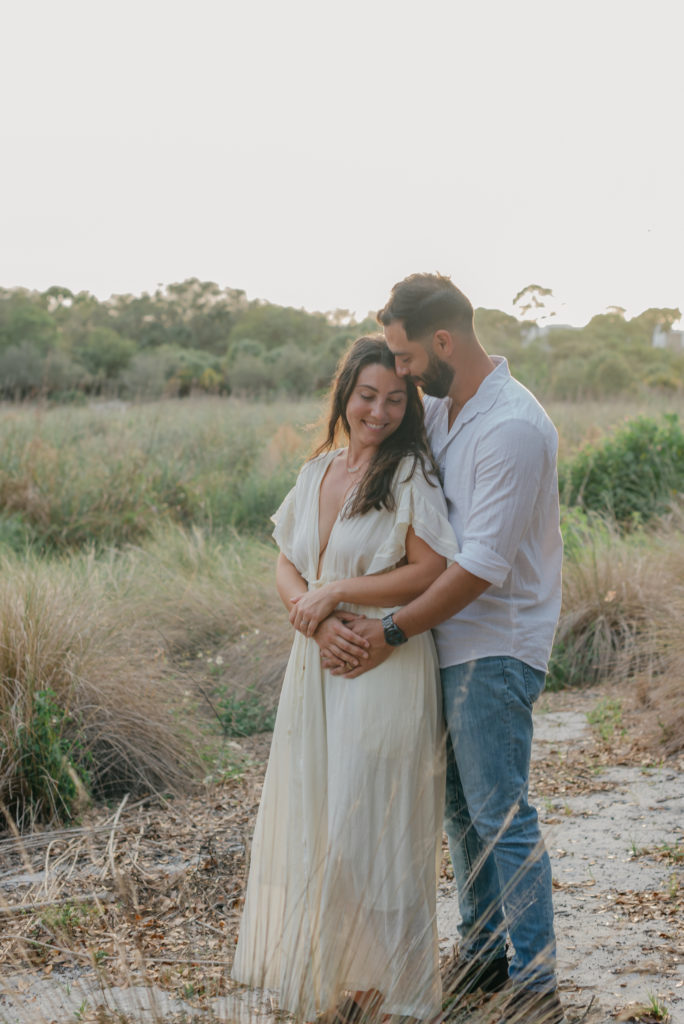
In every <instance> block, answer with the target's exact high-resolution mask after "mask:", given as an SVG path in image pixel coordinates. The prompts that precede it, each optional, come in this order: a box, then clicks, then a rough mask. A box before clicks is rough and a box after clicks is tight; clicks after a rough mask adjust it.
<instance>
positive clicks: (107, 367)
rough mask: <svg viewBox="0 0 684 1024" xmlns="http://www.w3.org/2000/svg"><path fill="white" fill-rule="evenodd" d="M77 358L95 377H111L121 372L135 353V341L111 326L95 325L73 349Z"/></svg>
mask: <svg viewBox="0 0 684 1024" xmlns="http://www.w3.org/2000/svg"><path fill="white" fill-rule="evenodd" d="M72 352H73V355H74V357H75V358H76V360H77V361H78V362H79V363H81V365H82V366H84V367H85V368H86V370H88V371H89V373H91V374H92V375H93V376H94V377H99V378H107V379H111V378H113V377H116V376H117V374H119V373H121V371H122V370H123V369H125V367H126V366H128V364H129V363H130V361H131V359H132V358H133V355H134V353H135V342H134V341H132V340H131V339H130V338H122V337H121V335H120V334H117V332H116V331H114V330H112V328H111V327H95V328H93V329H92V330H91V331H89V332H88V333H87V334H86V335H85V336H84V337H83V338H82V339H81V340H79V341H78V342H77V343H76V344H75V345H74V346H73V349H72Z"/></svg>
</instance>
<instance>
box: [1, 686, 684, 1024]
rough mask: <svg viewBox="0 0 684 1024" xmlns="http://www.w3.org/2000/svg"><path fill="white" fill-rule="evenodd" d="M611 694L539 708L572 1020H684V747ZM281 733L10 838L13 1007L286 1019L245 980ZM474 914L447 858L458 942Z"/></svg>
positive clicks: (445, 890) (448, 935) (8, 949)
mask: <svg viewBox="0 0 684 1024" xmlns="http://www.w3.org/2000/svg"><path fill="white" fill-rule="evenodd" d="M606 702H608V703H606ZM611 706H612V707H613V708H614V705H611V704H610V695H607V694H606V692H605V691H594V692H588V691H585V692H582V693H577V692H573V693H561V694H548V695H545V696H544V697H543V698H542V700H541V701H540V705H539V707H538V709H537V711H536V740H535V749H534V763H533V773H532V787H531V788H532V791H533V799H534V801H535V803H536V805H537V807H538V809H539V812H540V818H541V821H542V827H543V831H544V835H545V839H546V843H547V846H548V849H549V853H550V856H551V861H552V869H553V877H554V897H555V908H556V928H557V935H558V955H559V981H560V987H561V996H562V999H563V1002H564V1005H565V1007H566V1012H567V1016H568V1020H569V1022H573V1021H575V1022H578V1021H581V1020H584V1021H587V1024H602V1022H610V1021H626V1020H640V1021H642V1022H643V1024H650V1022H651V1021H655V1020H662V1019H663V1018H664V1015H667V1014H669V1019H670V1021H671V1024H684V763H682V761H673V760H670V761H664V762H660V763H654V761H653V757H652V755H649V756H644V755H643V754H639V753H638V752H637V751H636V750H635V745H634V743H633V742H632V740H633V737H634V736H635V735H637V734H638V729H639V722H638V717H636V718H633V720H631V721H629V722H628V723H627V724H628V725H629V726H630V730H631V731H630V732H628V734H627V735H623V732H622V729H623V723H622V721H621V720H620V718H619V716H616V715H615V714H613V715H612V717H611V713H610V709H611ZM592 710H593V711H594V717H595V718H596V717H598V723H597V724H598V729H600V730H601V731H602V733H603V735H602V736H601V735H600V734H599V731H597V728H596V727H592V726H590V725H589V723H588V721H587V713H588V712H591V711H592ZM269 742H270V737H269V736H261V737H252V738H250V739H249V740H244V741H242V742H241V743H240V744H234V745H233V746H232V747H231V748H230V750H231V753H232V755H233V757H234V758H235V759H238V760H240V759H241V761H242V764H243V768H244V770H243V771H242V773H241V774H239V775H235V776H233V777H228V778H224V779H223V780H222V781H220V782H217V781H213V782H210V783H208V784H207V786H206V788H205V790H204V791H203V793H202V794H201V795H199V796H197V797H195V798H192V799H188V800H182V801H173V802H169V803H167V804H166V805H165V806H163V807H159V806H153V805H152V804H149V803H144V802H143V803H141V804H138V805H136V806H131V805H130V803H128V802H126V803H123V804H121V805H119V806H118V807H113V808H111V809H110V810H109V811H108V812H102V811H99V812H97V813H95V812H91V813H90V814H89V815H87V816H86V819H85V820H84V823H83V825H82V827H79V828H78V829H70V830H65V831H64V832H44V833H36V834H33V835H32V836H29V837H24V838H22V839H20V838H19V837H11V836H10V837H8V838H6V839H4V840H0V918H1V919H2V929H1V930H0V1021H2V1022H7V1024H20V1022H21V1024H24V1022H27V1024H28V1022H31V1024H34V1022H41V1024H42V1022H46V1024H47V1022H59V1024H62V1022H72V1024H73V1022H76V1021H98V1022H100V1024H108V1022H114V1021H116V1022H118V1024H126V1022H130V1024H132V1022H134V1021H135V1022H138V1021H139V1022H148V1021H149V1022H152V1021H157V1022H158V1021H165V1022H166V1021H190V1020H193V1021H194V1020H197V1021H199V1020H206V1021H211V1020H223V1021H239V1022H240V1024H242V1022H245V1024H246V1022H247V1021H250V1020H254V1019H255V1018H259V1019H263V1018H273V1012H274V1004H273V1001H272V1000H271V998H270V997H269V995H268V994H261V995H259V996H246V995H245V994H244V993H243V992H240V991H239V990H238V991H236V990H235V989H234V987H233V986H232V985H231V983H230V981H229V978H228V975H229V966H230V962H231V958H232V950H233V948H234V944H235V939H236V935H237V929H238V925H239V919H240V910H241V902H242V894H243V886H244V880H245V870H246V859H247V851H248V847H249V839H250V836H251V832H252V828H253V822H254V816H255V813H256V809H257V806H258V801H259V794H260V788H261V781H262V779H263V770H264V765H265V761H266V758H267V756H268V746H269ZM458 919H459V918H458V908H457V899H456V894H455V892H454V886H453V883H452V882H451V881H450V879H449V867H448V864H447V861H446V858H445V860H444V865H443V874H442V878H441V880H440V887H439V909H438V923H439V934H440V941H441V950H442V953H443V954H444V955H445V956H447V955H448V953H449V951H450V949H451V947H452V944H453V942H454V941H455V939H456V937H457V925H458ZM483 1019H484V1018H483ZM264 1024H266V1022H264Z"/></svg>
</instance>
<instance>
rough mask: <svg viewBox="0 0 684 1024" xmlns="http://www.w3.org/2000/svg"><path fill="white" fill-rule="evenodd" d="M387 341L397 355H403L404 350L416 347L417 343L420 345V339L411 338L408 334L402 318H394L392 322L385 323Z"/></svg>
mask: <svg viewBox="0 0 684 1024" xmlns="http://www.w3.org/2000/svg"><path fill="white" fill-rule="evenodd" d="M385 341H386V342H387V345H388V347H389V348H390V349H391V350H392V352H394V353H395V354H396V355H401V354H402V353H403V352H408V351H410V350H411V349H412V348H415V347H416V345H420V341H418V340H417V339H414V340H411V339H410V338H408V337H407V336H406V329H405V327H404V325H403V323H402V322H401V320H393V321H392V322H391V323H389V324H385Z"/></svg>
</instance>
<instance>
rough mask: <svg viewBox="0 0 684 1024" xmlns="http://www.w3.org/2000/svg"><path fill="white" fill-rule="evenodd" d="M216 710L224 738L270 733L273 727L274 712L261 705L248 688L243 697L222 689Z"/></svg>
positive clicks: (256, 694) (254, 693)
mask: <svg viewBox="0 0 684 1024" xmlns="http://www.w3.org/2000/svg"><path fill="white" fill-rule="evenodd" d="M217 710H218V714H219V720H220V722H221V728H222V729H223V732H224V735H226V736H252V735H253V734H254V733H256V732H270V731H271V730H272V729H273V726H274V725H275V717H276V712H275V710H274V709H272V708H267V707H265V706H264V705H263V704H262V702H261V698H260V697H259V694H258V693H257V692H256V691H255V690H254V688H253V687H248V689H247V690H246V691H245V695H244V696H243V697H239V696H238V695H237V694H235V693H233V692H231V691H229V690H227V689H225V688H224V689H223V691H222V693H221V695H220V696H219V699H218V701H217Z"/></svg>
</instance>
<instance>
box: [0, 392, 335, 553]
mask: <svg viewBox="0 0 684 1024" xmlns="http://www.w3.org/2000/svg"><path fill="white" fill-rule="evenodd" d="M319 415H320V408H319V406H318V405H317V404H316V403H313V402H309V403H302V404H301V405H286V404H284V403H273V404H270V405H260V406H257V405H253V404H248V403H246V402H241V401H239V400H236V399H219V398H214V399H212V398H207V399H202V400H188V401H187V402H180V401H177V400H176V401H166V402H159V403H154V404H150V405H140V406H127V405H125V404H124V403H108V404H104V405H100V406H94V407H92V408H78V409H74V408H68V409H64V408H62V409H40V408H33V409H31V408H26V409H24V408H21V407H20V408H11V409H4V410H3V411H2V413H1V414H0V541H3V540H4V541H5V543H9V544H10V545H11V546H12V547H14V548H15V549H16V550H22V549H24V548H25V547H26V545H27V544H33V545H34V546H37V547H38V548H39V549H40V550H42V551H45V552H55V551H65V550H75V549H78V548H82V547H85V546H91V545H96V546H97V547H98V548H104V547H107V546H111V545H116V546H120V545H122V544H126V543H139V542H140V541H141V540H143V539H144V538H145V537H147V536H149V535H150V534H151V533H152V532H153V530H154V528H155V526H156V525H157V524H159V523H160V522H175V523H180V524H183V525H186V526H187V525H191V524H195V525H199V526H203V527H207V528H210V529H212V530H214V531H217V530H224V529H227V528H231V527H232V528H236V529H239V530H242V531H244V532H251V533H254V532H256V533H260V532H261V533H264V532H265V531H266V530H267V524H268V517H269V515H270V514H271V513H272V511H273V509H274V508H275V507H277V505H278V503H279V502H280V500H281V499H282V497H283V495H284V494H285V492H286V490H287V489H288V487H289V486H291V484H292V482H293V480H294V475H295V471H296V468H297V466H298V465H299V464H300V463H301V461H302V458H303V456H304V452H305V451H306V449H307V448H308V447H311V436H310V435H308V434H307V431H306V430H305V426H306V424H307V423H310V422H311V421H313V420H316V419H317V418H318V417H319Z"/></svg>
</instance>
